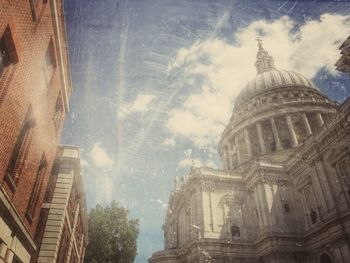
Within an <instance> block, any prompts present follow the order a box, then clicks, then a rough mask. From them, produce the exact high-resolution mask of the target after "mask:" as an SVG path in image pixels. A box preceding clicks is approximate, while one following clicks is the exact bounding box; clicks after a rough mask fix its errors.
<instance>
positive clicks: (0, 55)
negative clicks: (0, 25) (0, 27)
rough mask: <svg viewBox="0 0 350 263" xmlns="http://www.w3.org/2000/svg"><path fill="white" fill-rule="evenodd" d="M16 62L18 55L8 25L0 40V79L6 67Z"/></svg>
mask: <svg viewBox="0 0 350 263" xmlns="http://www.w3.org/2000/svg"><path fill="white" fill-rule="evenodd" d="M17 62H18V55H17V51H16V47H15V43H14V40H13V37H12V33H11V29H10V25H8V26H7V27H6V29H5V31H4V33H3V34H2V36H1V38H0V78H1V76H2V74H3V73H4V71H5V68H6V67H7V66H9V65H11V64H14V63H17Z"/></svg>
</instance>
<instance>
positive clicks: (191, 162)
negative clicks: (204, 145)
mask: <svg viewBox="0 0 350 263" xmlns="http://www.w3.org/2000/svg"><path fill="white" fill-rule="evenodd" d="M177 165H178V167H180V168H189V167H192V166H193V165H194V166H195V167H199V166H203V163H202V162H201V160H199V159H183V160H181V161H179V163H178V164H177Z"/></svg>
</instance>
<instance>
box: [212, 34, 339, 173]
mask: <svg viewBox="0 0 350 263" xmlns="http://www.w3.org/2000/svg"><path fill="white" fill-rule="evenodd" d="M258 41H259V42H258V47H259V50H258V53H257V55H256V62H255V67H256V70H257V75H256V76H255V77H254V78H253V79H252V80H251V81H250V82H248V84H247V85H246V86H245V88H244V89H243V90H242V91H241V93H240V94H239V95H238V96H237V98H236V101H235V105H234V108H233V112H232V116H231V118H230V121H229V123H228V125H227V126H226V128H225V130H224V131H223V133H222V135H221V138H220V141H219V154H220V157H221V158H222V160H223V163H224V168H225V169H228V170H230V169H234V168H236V167H239V166H240V165H241V164H243V163H245V162H247V161H249V160H252V159H254V158H265V157H266V158H277V159H279V158H288V156H289V155H290V154H292V153H293V152H294V150H295V149H297V148H298V147H299V146H301V145H302V144H303V143H304V142H305V141H306V140H307V139H308V137H309V136H312V135H313V134H317V133H319V132H321V131H322V130H323V129H324V127H325V123H327V122H329V121H330V120H331V119H332V118H333V117H332V116H334V114H335V113H337V112H338V106H337V104H336V103H335V102H333V101H331V100H329V99H328V98H327V97H326V96H325V95H324V94H322V92H320V90H319V89H318V88H317V87H316V86H315V85H314V84H312V82H311V81H310V80H309V79H307V78H306V77H304V76H303V75H301V74H299V73H296V72H294V71H290V70H280V69H276V68H275V66H274V60H273V58H272V57H271V56H270V55H269V53H268V52H267V51H266V50H265V49H264V48H263V47H262V44H261V40H260V39H258ZM275 152H278V153H277V154H274V153H275ZM263 156H264V157H263ZM269 160H270V159H269Z"/></svg>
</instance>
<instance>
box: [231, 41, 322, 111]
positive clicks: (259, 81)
mask: <svg viewBox="0 0 350 263" xmlns="http://www.w3.org/2000/svg"><path fill="white" fill-rule="evenodd" d="M257 40H258V47H259V51H258V53H257V55H256V62H255V67H256V70H257V73H258V74H257V75H256V76H255V78H253V79H252V80H251V81H250V82H248V84H247V85H246V86H245V87H244V89H243V90H242V91H241V93H240V94H239V95H238V96H237V98H236V101H235V105H236V106H239V105H240V104H242V103H244V102H246V101H247V100H249V99H251V98H253V97H254V96H255V95H259V94H260V93H262V92H266V91H268V90H272V89H275V88H281V87H293V88H294V87H295V88H312V89H317V87H316V86H314V85H313V84H312V82H311V81H310V80H309V79H307V78H306V77H304V76H303V75H301V74H299V73H296V72H293V71H290V70H279V69H276V68H275V66H274V60H273V58H272V57H271V56H270V54H269V53H268V52H267V51H266V50H265V49H264V48H263V47H262V44H261V39H259V38H258V39H257Z"/></svg>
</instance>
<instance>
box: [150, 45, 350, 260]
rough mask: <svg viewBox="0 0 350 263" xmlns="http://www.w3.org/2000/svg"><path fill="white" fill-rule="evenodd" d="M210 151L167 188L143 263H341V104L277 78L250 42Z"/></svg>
mask: <svg viewBox="0 0 350 263" xmlns="http://www.w3.org/2000/svg"><path fill="white" fill-rule="evenodd" d="M255 66H256V69H257V75H256V76H255V77H254V78H253V79H252V80H251V81H250V82H249V83H248V84H247V85H246V87H245V88H244V89H242V91H241V93H240V94H239V95H238V96H237V98H236V100H235V104H234V109H233V113H232V116H231V119H230V121H229V123H228V125H227V126H226V128H225V130H224V131H223V133H222V135H221V138H220V141H219V145H218V152H219V155H220V157H221V159H222V162H223V169H222V170H219V169H212V168H207V167H200V168H195V167H193V168H192V169H191V171H190V173H189V175H188V176H186V177H185V178H183V179H181V180H176V181H175V186H174V191H173V192H172V193H171V196H170V200H169V206H168V211H167V214H166V218H165V223H164V226H163V230H164V243H165V248H164V250H163V251H160V252H156V253H154V254H153V255H152V257H151V258H150V259H149V260H148V261H149V263H158V262H159V263H163V262H164V263H165V262H167V263H190V262H212V263H228V262H235V263H241V262H242V263H243V262H245V263H253V262H254V263H255V262H257V263H299V262H300V263H301V262H303V263H346V262H350V239H349V233H350V99H347V100H346V101H345V102H344V103H342V104H339V103H337V102H335V101H332V100H331V99H329V98H328V97H327V96H325V95H324V94H323V93H322V92H321V91H320V90H319V89H318V88H317V87H316V86H315V85H314V84H313V83H312V82H311V81H310V80H309V79H307V78H306V77H304V76H303V75H301V74H300V73H297V72H294V71H289V70H281V69H277V68H276V67H275V65H274V60H273V58H272V57H271V56H270V55H269V53H268V52H267V51H266V50H265V49H264V48H263V46H262V43H261V41H260V40H259V42H258V53H257V59H256V63H255Z"/></svg>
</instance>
